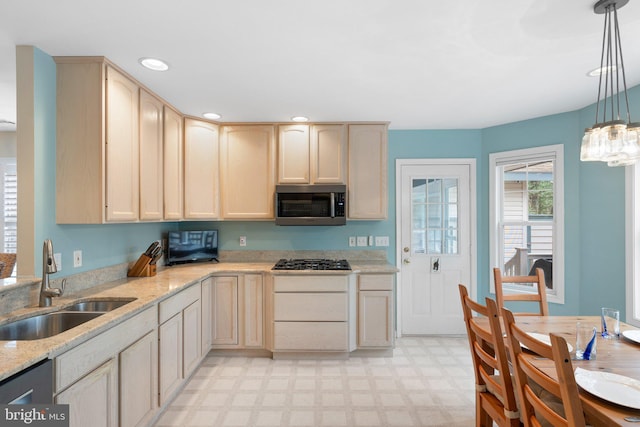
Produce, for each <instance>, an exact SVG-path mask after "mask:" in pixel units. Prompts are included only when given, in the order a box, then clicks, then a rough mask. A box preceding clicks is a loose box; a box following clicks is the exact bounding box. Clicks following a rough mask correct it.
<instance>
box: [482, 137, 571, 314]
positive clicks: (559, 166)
mask: <svg viewBox="0 0 640 427" xmlns="http://www.w3.org/2000/svg"><path fill="white" fill-rule="evenodd" d="M549 157H554V159H555V161H554V171H553V181H554V186H553V201H554V206H553V208H554V214H553V227H554V233H553V258H554V263H553V279H554V280H553V288H554V293H550V292H548V293H547V300H548V301H549V302H553V303H557V304H564V293H565V292H564V288H565V287H564V264H565V263H564V146H563V145H562V144H554V145H546V146H541V147H534V148H525V149H519V150H509V151H502V152H497V153H489V263H490V264H489V265H490V266H491V268H489V283H490V286H489V292H491V293H494V294H495V284H494V280H493V266H496V265H501V264H500V263H498V258H499V256H498V254H499V245H498V241H497V240H498V237H499V236H500V234H499V233H500V230H499V227H498V223H499V219H500V218H499V213H500V212H501V210H500V207H499V206H498V200H499V198H498V193H499V192H500V191H501V189H500V188H499V184H500V183H501V179H500V178H499V177H498V166H502V165H504V164H508V163H516V162H523V161H531V160H535V159H545V158H549ZM514 290H516V291H517V290H518V289H517V287H514Z"/></svg>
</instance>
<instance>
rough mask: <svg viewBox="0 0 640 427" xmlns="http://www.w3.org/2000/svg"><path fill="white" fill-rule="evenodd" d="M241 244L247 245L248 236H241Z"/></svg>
mask: <svg viewBox="0 0 640 427" xmlns="http://www.w3.org/2000/svg"><path fill="white" fill-rule="evenodd" d="M240 246H247V236H240Z"/></svg>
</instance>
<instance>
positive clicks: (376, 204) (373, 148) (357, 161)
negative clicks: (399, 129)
mask: <svg viewBox="0 0 640 427" xmlns="http://www.w3.org/2000/svg"><path fill="white" fill-rule="evenodd" d="M387 180H388V177H387V125H349V187H348V192H349V201H348V205H349V206H348V210H349V218H350V219H386V218H387Z"/></svg>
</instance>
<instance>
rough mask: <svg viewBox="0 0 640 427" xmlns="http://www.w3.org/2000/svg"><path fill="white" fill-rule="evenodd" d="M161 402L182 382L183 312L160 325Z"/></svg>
mask: <svg viewBox="0 0 640 427" xmlns="http://www.w3.org/2000/svg"><path fill="white" fill-rule="evenodd" d="M158 330H159V338H160V340H159V341H160V343H159V345H158V354H159V364H160V369H159V372H160V375H159V377H160V378H159V385H160V387H159V388H160V404H161V405H162V404H163V403H164V402H166V401H167V399H168V398H169V396H171V395H172V394H173V393H174V392H175V391H176V390H178V389H179V388H180V385H181V384H182V346H181V345H179V344H180V343H181V342H182V313H178V314H176V315H174V316H173V317H172V318H170V319H169V320H167V321H166V322H164V323H163V324H162V325H160V327H159V329H158Z"/></svg>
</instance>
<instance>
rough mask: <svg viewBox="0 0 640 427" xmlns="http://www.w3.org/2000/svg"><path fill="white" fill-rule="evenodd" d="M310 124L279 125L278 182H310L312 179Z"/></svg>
mask: <svg viewBox="0 0 640 427" xmlns="http://www.w3.org/2000/svg"><path fill="white" fill-rule="evenodd" d="M309 162H310V146H309V126H307V125H281V126H279V127H278V183H280V184H308V183H309V179H310V173H309V165H310V163H309Z"/></svg>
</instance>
